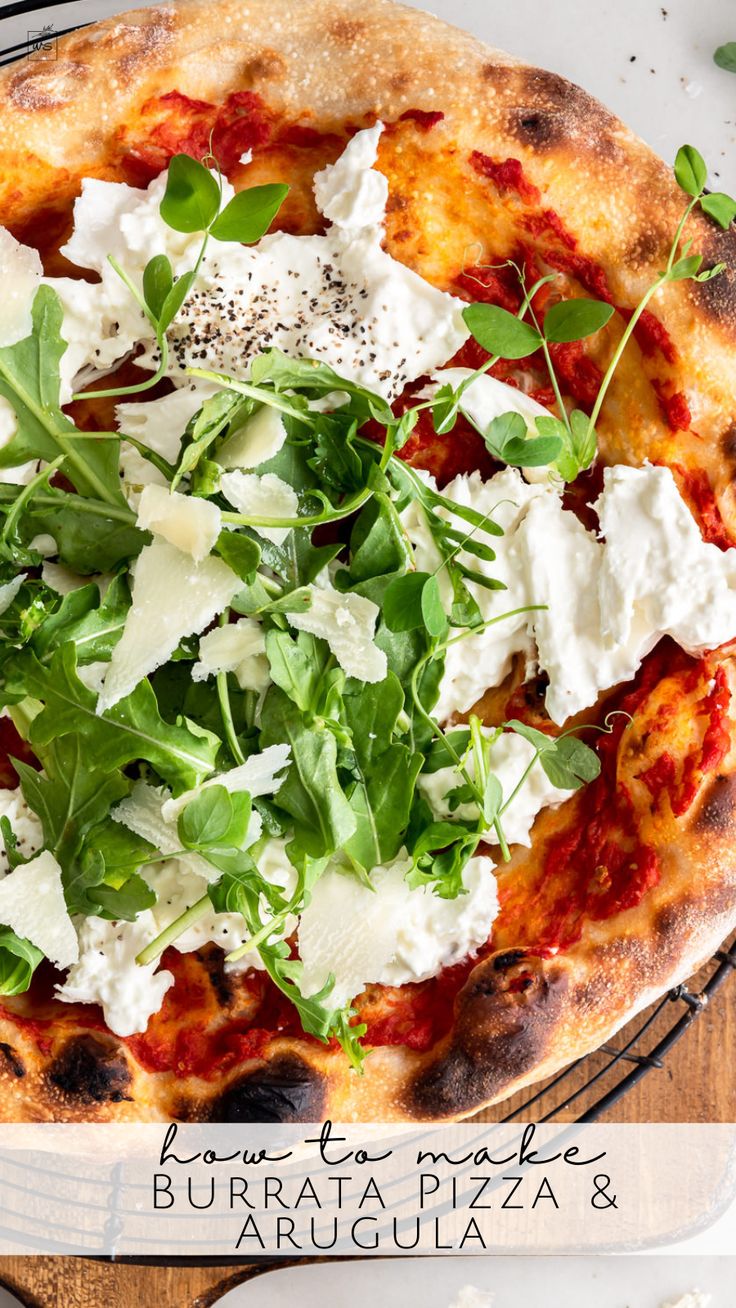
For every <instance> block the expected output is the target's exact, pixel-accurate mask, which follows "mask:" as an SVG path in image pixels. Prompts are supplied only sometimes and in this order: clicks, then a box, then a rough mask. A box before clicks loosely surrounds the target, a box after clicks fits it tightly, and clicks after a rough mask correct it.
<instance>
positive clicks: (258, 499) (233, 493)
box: [220, 470, 299, 545]
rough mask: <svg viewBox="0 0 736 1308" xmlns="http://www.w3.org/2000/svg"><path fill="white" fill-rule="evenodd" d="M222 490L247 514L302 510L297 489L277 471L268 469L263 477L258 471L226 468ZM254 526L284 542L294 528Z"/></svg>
mask: <svg viewBox="0 0 736 1308" xmlns="http://www.w3.org/2000/svg"><path fill="white" fill-rule="evenodd" d="M220 490H221V491H222V493H223V495H224V496H225V499H226V500H227V501H228V502H229V503H230V504H232V506H233V508H235V509H237V511H238V513H242V514H243V515H244V516H245V517H250V518H296V517H297V515H298V513H299V499H298V497H297V493H296V491H295V490H294V489H293V488H292V487H291V486H290V485H289V483H288V482H286V481H283V480H282V478H281V477H277V476H276V474H275V473H274V472H267V473H265V474H264V475H263V476H262V477H259V476H257V474H256V473H254V472H240V471H239V470H236V471H235V472H225V473H223V476H222V479H221V481H220ZM253 530H254V531H257V532H258V535H259V536H263V537H265V539H266V540H270V541H271V542H272V544H274V545H282V544H283V542H284V541H285V540H286V537H287V536H288V534H289V532H290V531H291V528H290V527H259V526H255V527H254V528H253Z"/></svg>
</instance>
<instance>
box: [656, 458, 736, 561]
mask: <svg viewBox="0 0 736 1308" xmlns="http://www.w3.org/2000/svg"><path fill="white" fill-rule="evenodd" d="M671 466H672V471H673V473H674V474H675V476H676V477H677V479H678V481H679V482H680V487H681V490H682V492H683V494H684V496H685V498H686V499H687V500H689V502H690V507H691V508H692V510H693V511H694V513H695V516H696V518H697V519H698V522H699V524H700V529H701V531H702V534H703V537H704V539H705V540H707V541H709V543H710V544H711V545H717V546H718V548H719V549H722V550H727V549H731V548H732V546H733V545H734V540H733V538H732V536H731V534H730V532H729V530H728V528H727V526H726V524H725V522H724V521H723V518H722V517H721V511H720V509H719V507H718V503H717V501H716V497H715V495H714V493H713V487H712V486H711V484H710V478H709V477H708V474H707V472H706V471H705V469H704V468H684V467H683V466H682V464H680V463H674V464H672V465H671Z"/></svg>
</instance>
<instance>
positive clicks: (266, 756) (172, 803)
mask: <svg viewBox="0 0 736 1308" xmlns="http://www.w3.org/2000/svg"><path fill="white" fill-rule="evenodd" d="M290 762H291V748H290V746H289V745H286V744H283V745H281V744H279V745H268V746H267V748H266V749H264V750H262V751H261V752H260V754H251V756H250V758H248V759H246V760H245V763H241V764H240V766H239V767H236V768H231V769H230V770H229V771H228V772H219V773H218V774H217V776H216V777H209V778H208V780H207V781H203V782H202V784H201V786H195V788H194V789H193V790H186V791H185V792H184V794H183V795H177V797H176V799H167V800H166V802H165V803H164V805H163V807H162V809H161V814H162V817H163V818H164V820H165V821H166V822H172V821H174V820H175V819H176V818H177V817H178V815H179V814H180V813H181V811H182V809H183V808H185V807H186V805H187V804H189V803H190V801H191V800H192V799H194V797H195V795H200V794H201V793H202V791H203V790H208V789H209V787H210V786H224V787H225V790H227V791H228V792H229V793H230V794H231V795H234V794H236V793H237V792H238V791H243V790H247V791H248V794H249V795H250V796H251V797H252V798H253V799H257V798H258V797H259V796H261V795H274V794H276V792H277V791H278V789H279V787H280V785H281V783H282V781H283V779H284V772H285V770H286V768H287V767H288V766H289V763H290Z"/></svg>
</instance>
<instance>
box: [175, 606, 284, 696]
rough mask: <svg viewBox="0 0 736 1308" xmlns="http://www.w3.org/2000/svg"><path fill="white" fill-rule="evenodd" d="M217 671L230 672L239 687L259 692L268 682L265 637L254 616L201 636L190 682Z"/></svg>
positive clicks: (215, 673)
mask: <svg viewBox="0 0 736 1308" xmlns="http://www.w3.org/2000/svg"><path fill="white" fill-rule="evenodd" d="M218 672H234V673H235V676H236V678H237V681H238V685H239V686H240V689H241V690H255V691H258V692H259V693H260V691H262V690H265V689H266V687H267V686H268V685H269V683H270V680H271V678H270V676H269V667H268V659H267V658H266V639H265V637H264V635H263V628H262V626H261V624H260V622H257V621H256V619H255V618H239V619H238V621H237V622H228V623H226V625H225V626H224V627H215V628H214V630H213V631H208V632H207V635H206V636H203V637H202V639H201V640H200V642H199V659H198V661H197V662H196V663H195V664H194V667H193V668H192V681H205V680H206V679H207V677H212V676H216V675H217V673H218Z"/></svg>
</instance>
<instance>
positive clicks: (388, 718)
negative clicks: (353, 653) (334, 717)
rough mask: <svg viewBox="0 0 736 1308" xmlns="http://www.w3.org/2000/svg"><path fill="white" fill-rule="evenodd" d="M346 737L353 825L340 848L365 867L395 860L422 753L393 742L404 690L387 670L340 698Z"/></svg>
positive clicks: (398, 742) (368, 869)
mask: <svg viewBox="0 0 736 1308" xmlns="http://www.w3.org/2000/svg"><path fill="white" fill-rule="evenodd" d="M344 705H345V720H346V725H347V727H348V730H349V732H350V734H351V737H352V749H353V751H354V760H353V762H352V766H351V771H352V772H353V775H354V778H355V780H354V783H353V785H352V786H351V787H350V789H349V800H350V806H351V808H352V810H353V812H354V813H355V815H356V829H355V832H354V833H353V835H352V836H351V837H350V839H349V840H348V841H347V842H346V844H345V846H344V848H345V852H346V853H347V854H348V855H349V856H350V858H352V859H354V860H355V861H356V862H357V863H358V864H359V865H360V866H361V867H363V868H364V869H365V870H366V871H370V869H371V868H372V867H375V866H376V865H377V864H378V863H383V862H386V861H387V860H389V859H392V858H395V856H396V854H397V853H398V851H399V849H400V847H401V844H402V839H403V833H404V831H405V829H406V826H407V824H408V821H409V811H410V809H411V802H412V797H413V795H414V788H415V785H416V779H417V776H418V774H419V771H420V769H421V766H422V762H423V759H422V755H421V754H419V753H412V751H411V749H410V748H409V747H408V745H406V744H404V743H403V742H402V741H400V740H398V741H397V740H395V739H394V736H395V733H396V730H397V723H398V719H399V715H400V713H401V711H402V709H403V707H404V692H403V690H402V688H401V684H400V682H399V680H398V678H397V677H395V676H394V675H393V674H392V673H389V675H388V676H387V677H386V679H385V680H384V681H381V682H376V683H375V684H372V685H366V686H361V687H360V690H359V691H357V692H355V693H349V692H348V693H346V694H345V698H344Z"/></svg>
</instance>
